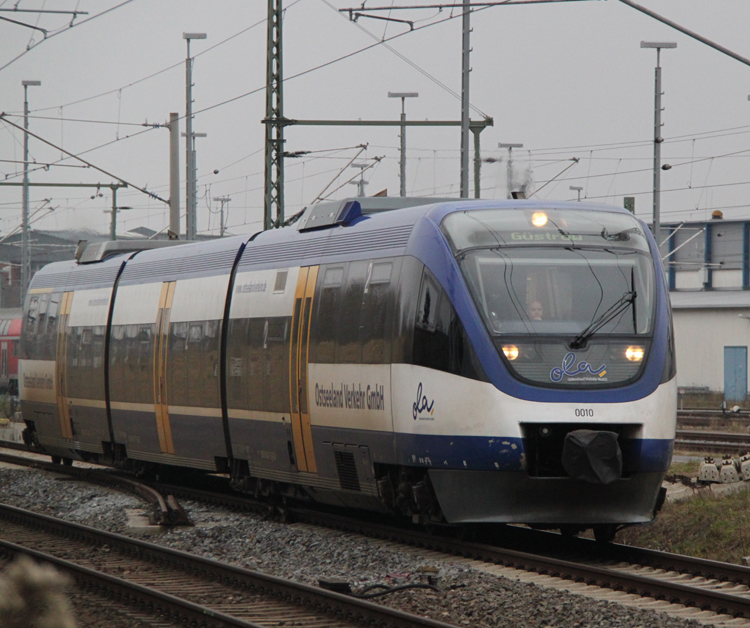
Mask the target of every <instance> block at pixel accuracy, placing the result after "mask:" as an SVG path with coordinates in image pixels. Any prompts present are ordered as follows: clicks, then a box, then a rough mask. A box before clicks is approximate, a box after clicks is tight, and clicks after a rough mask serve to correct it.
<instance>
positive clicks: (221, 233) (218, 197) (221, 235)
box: [214, 196, 232, 238]
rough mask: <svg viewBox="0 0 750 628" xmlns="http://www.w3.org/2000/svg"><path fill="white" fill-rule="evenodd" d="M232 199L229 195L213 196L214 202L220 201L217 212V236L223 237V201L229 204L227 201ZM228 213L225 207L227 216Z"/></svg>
mask: <svg viewBox="0 0 750 628" xmlns="http://www.w3.org/2000/svg"><path fill="white" fill-rule="evenodd" d="M231 200H232V199H231V198H230V197H229V196H215V197H214V202H217V203H221V213H220V214H219V218H220V222H219V225H220V227H219V237H222V238H223V237H224V203H226V204H227V205H229V201H231ZM228 214H229V209H227V216H228Z"/></svg>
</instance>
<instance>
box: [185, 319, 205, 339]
mask: <svg viewBox="0 0 750 628" xmlns="http://www.w3.org/2000/svg"><path fill="white" fill-rule="evenodd" d="M202 338H203V324H202V323H190V330H189V331H188V342H200V341H201V339H202Z"/></svg>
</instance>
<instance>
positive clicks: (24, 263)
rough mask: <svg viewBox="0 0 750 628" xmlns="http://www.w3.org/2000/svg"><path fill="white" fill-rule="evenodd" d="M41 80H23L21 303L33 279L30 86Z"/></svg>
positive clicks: (35, 85) (36, 85)
mask: <svg viewBox="0 0 750 628" xmlns="http://www.w3.org/2000/svg"><path fill="white" fill-rule="evenodd" d="M41 84H42V82H41V81H21V85H23V130H24V134H23V195H22V196H23V207H22V211H21V229H22V236H21V305H23V303H24V301H25V300H26V289H27V288H28V287H29V281H31V251H30V250H29V87H39V86H40V85H41Z"/></svg>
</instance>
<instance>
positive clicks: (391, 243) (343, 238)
mask: <svg viewBox="0 0 750 628" xmlns="http://www.w3.org/2000/svg"><path fill="white" fill-rule="evenodd" d="M520 207H523V208H527V209H553V208H557V209H561V208H568V209H576V210H589V211H609V212H621V213H628V212H627V211H626V210H624V209H622V208H618V207H614V206H610V205H601V204H591V203H580V202H561V201H535V200H471V199H434V198H426V199H425V198H420V199H415V198H400V197H395V198H393V197H368V198H349V199H344V200H343V201H337V202H333V203H320V204H318V205H315V206H313V207H312V208H308V209H306V210H305V211H304V213H301V216H300V217H299V219H298V220H297V222H296V224H294V225H292V226H288V227H285V228H281V229H272V230H268V231H262V232H259V233H256V234H255V235H253V236H250V237H248V236H247V235H238V236H231V237H228V238H220V239H216V240H211V241H204V242H190V243H184V241H182V242H183V243H181V244H180V246H172V247H167V248H156V249H153V248H149V249H148V250H137V251H133V248H134V243H133V242H132V241H131V242H128V243H127V248H125V250H120V251H117V250H116V247H114V248H115V250H113V251H112V252H113V253H114V255H113V256H112V257H107V256H106V254H105V252H106V249H102V248H101V247H98V248H97V251H96V254H95V255H94V254H92V255H89V256H86V252H85V251H84V253H83V256H82V258H83V257H87V259H89V260H92V261H93V259H94V258H98V259H99V260H100V261H95V262H94V263H88V264H78V263H77V262H76V261H74V260H71V261H67V262H57V263H54V264H49V265H48V266H45V267H44V268H42V269H41V270H40V271H38V272H37V273H36V275H35V276H34V279H33V282H32V285H31V288H33V289H49V288H52V289H71V288H76V287H84V286H85V287H91V288H94V287H104V286H107V285H112V284H113V283H114V280H115V278H116V277H117V274H118V273H119V272H120V269H121V266H122V263H123V261H124V260H125V259H128V258H129V261H128V263H127V265H126V267H125V270H124V271H123V273H122V276H121V279H120V282H121V283H122V284H132V283H148V282H150V281H157V280H158V281H172V280H176V279H179V278H185V277H187V276H192V277H199V276H211V275H218V274H224V273H228V272H230V271H231V269H232V268H233V267H234V264H235V261H236V260H237V256H238V255H240V254H241V258H240V259H239V265H238V270H239V271H245V270H254V269H263V268H274V267H275V268H279V267H284V266H306V265H314V264H320V263H334V262H337V261H341V260H353V259H366V258H368V257H369V258H374V257H389V256H398V255H404V254H417V256H419V255H418V249H422V250H423V247H425V246H429V244H427V242H428V241H430V242H432V241H433V238H434V237H435V234H436V233H437V231H438V227H439V224H440V222H441V221H442V219H443V218H444V217H445V216H446V215H447V214H449V213H452V212H455V211H466V210H475V209H518V208H520ZM394 210H398V211H394ZM420 225H421V226H420ZM111 244H117V243H111ZM125 251H127V252H125Z"/></svg>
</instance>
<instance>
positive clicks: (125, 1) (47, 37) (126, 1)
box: [0, 0, 133, 72]
mask: <svg viewBox="0 0 750 628" xmlns="http://www.w3.org/2000/svg"><path fill="white" fill-rule="evenodd" d="M131 2H133V0H123V2H120V3H119V4H116V5H115V6H113V7H110V8H109V9H105V10H104V11H101V12H100V13H97V14H96V15H92V16H91V17H89V18H86V19H84V20H81V21H80V22H76V23H73V22H72V21H71V23H70V24H69V25H68V26H67V27H64V28H61V29H60V30H58V31H56V32H54V33H51V34H50V33H48V34H46V35H45V37H44V39H43V40H42V41H40V42H38V43H36V44H31V43H30V44H29V45H27V47H26V50H24V51H23V52H22V53H21V54H19V55H17V56H16V57H14V58H13V59H11V60H10V61H8V62H7V63H6V64H5V65H2V66H0V72H1V71H2V70H4V69H5V68H7V67H8V66H10V65H12V64H13V63H15V62H16V61H18V60H19V59H20V58H21V57H23V56H25V55H27V54H28V53H29V52H31V51H32V50H33V49H34V48H36V47H37V46H39V45H41V44H43V43H44V42H45V41H49V40H50V39H52V38H53V37H56V36H57V35H60V34H61V33H66V32H68V31H69V30H71V29H73V28H75V27H76V26H82V25H84V24H87V23H88V22H91V21H92V20H95V19H97V18H98V17H101V16H102V15H106V14H107V13H111V12H112V11H115V10H117V9H119V8H120V7H123V6H125V5H126V4H130V3H131Z"/></svg>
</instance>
